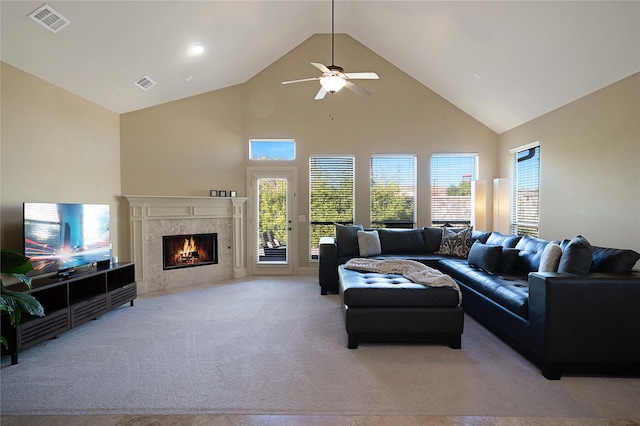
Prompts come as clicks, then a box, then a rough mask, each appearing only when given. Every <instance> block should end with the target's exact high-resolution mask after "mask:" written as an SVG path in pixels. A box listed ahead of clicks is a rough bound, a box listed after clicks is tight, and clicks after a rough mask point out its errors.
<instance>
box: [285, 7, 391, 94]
mask: <svg viewBox="0 0 640 426" xmlns="http://www.w3.org/2000/svg"><path fill="white" fill-rule="evenodd" d="M334 38H335V33H334V0H331V65H329V66H326V65H323V64H321V63H318V62H311V65H313V66H314V67H316V68H318V69H319V70H320V71H322V77H310V78H303V79H299V80H290V81H283V82H282V84H290V83H301V82H304V81H320V86H321V87H320V90H319V91H318V93H317V94H316V96H315V98H314V99H315V100H320V99H324V96H325V95H326V94H327V93H332V94H333V93H336V92H339V91H340V90H341V89H342V88H343V87H346V88H347V89H349V90H351V91H352V92H355V93H357V94H358V95H360V96H364V97H369V96H371V92H369V91H368V90H366V89H364V88H362V87H360V86H358V85H357V84H355V83H354V82H352V81H351V80H377V79H378V78H379V77H378V74H376V73H375V72H356V73H345V72H344V69H343V68H342V67H339V66H337V65H335V64H334V53H335V42H334Z"/></svg>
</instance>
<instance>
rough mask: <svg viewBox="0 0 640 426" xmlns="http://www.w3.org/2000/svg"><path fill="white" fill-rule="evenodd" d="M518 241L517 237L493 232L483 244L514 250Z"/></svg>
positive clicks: (518, 237)
mask: <svg viewBox="0 0 640 426" xmlns="http://www.w3.org/2000/svg"><path fill="white" fill-rule="evenodd" d="M518 241H520V236H519V235H505V234H501V233H500V232H497V231H494V232H492V233H491V235H489V238H487V241H486V242H485V244H489V245H493V246H502V247H505V248H515V246H516V245H517V244H518Z"/></svg>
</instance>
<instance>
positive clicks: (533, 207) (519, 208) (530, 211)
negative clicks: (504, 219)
mask: <svg viewBox="0 0 640 426" xmlns="http://www.w3.org/2000/svg"><path fill="white" fill-rule="evenodd" d="M511 182H512V194H511V217H512V220H513V223H512V224H511V232H512V233H514V234H517V235H530V236H533V237H537V236H538V221H539V205H540V145H539V144H538V143H537V142H536V143H534V144H531V145H528V146H525V147H521V148H516V149H514V150H512V151H511Z"/></svg>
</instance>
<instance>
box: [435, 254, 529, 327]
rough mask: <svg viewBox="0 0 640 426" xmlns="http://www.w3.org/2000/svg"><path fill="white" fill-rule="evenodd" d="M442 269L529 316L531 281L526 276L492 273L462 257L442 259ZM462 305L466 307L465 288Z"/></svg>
mask: <svg viewBox="0 0 640 426" xmlns="http://www.w3.org/2000/svg"><path fill="white" fill-rule="evenodd" d="M439 269H440V271H442V272H444V273H445V274H447V275H449V276H450V277H451V278H453V279H455V280H456V281H458V283H460V284H462V287H464V286H467V287H469V288H471V289H473V290H475V291H477V292H478V293H481V294H482V295H484V296H486V297H487V298H489V299H491V300H493V301H494V302H496V303H498V304H500V305H501V306H503V307H504V308H505V309H508V310H510V311H511V312H513V313H514V314H516V315H519V316H521V317H522V318H525V319H528V318H529V282H528V280H527V277H526V276H523V275H513V276H499V275H492V274H489V273H487V272H485V271H482V270H480V269H478V268H474V267H473V266H470V265H469V264H468V263H467V262H466V261H464V260H460V259H444V260H441V261H440V265H439ZM462 306H463V307H464V288H463V298H462Z"/></svg>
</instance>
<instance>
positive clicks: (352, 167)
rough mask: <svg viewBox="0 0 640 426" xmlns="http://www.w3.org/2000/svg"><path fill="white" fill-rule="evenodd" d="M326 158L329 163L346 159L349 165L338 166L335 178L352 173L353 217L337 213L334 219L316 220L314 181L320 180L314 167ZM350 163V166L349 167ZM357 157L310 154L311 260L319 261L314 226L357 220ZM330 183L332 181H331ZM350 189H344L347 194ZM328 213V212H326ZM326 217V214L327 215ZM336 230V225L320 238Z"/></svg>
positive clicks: (348, 222) (351, 198)
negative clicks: (316, 162)
mask: <svg viewBox="0 0 640 426" xmlns="http://www.w3.org/2000/svg"><path fill="white" fill-rule="evenodd" d="M319 159H321V160H325V161H327V163H329V162H332V161H333V162H335V163H336V165H337V164H339V163H340V162H342V161H344V162H345V164H347V166H345V167H344V168H342V169H341V168H340V167H337V168H336V169H335V171H336V174H335V176H334V177H335V179H336V182H338V179H340V176H339V175H340V173H342V172H347V173H350V175H349V176H348V179H350V184H351V194H350V201H351V218H348V217H345V216H342V217H340V216H339V215H337V214H336V215H335V216H334V217H333V218H332V219H329V220H321V221H315V220H314V208H313V197H314V182H320V180H319V179H314V175H313V173H314V170H315V169H314V168H313V163H314V161H316V160H319ZM349 164H350V167H349ZM355 179H356V157H355V155H351V154H337V155H324V154H318V155H311V156H309V221H308V223H309V231H308V232H309V260H310V261H315V262H317V261H318V258H319V256H318V252H319V245H318V246H314V228H315V225H318V226H325V227H327V229H328V228H329V226H333V225H334V223H340V224H343V225H352V224H353V223H354V222H355V217H356V180H355ZM347 183H349V181H348V180H347ZM329 184H330V183H329ZM347 192H348V191H344V193H345V194H346V193H347ZM324 213H326V212H324ZM325 217H326V215H325ZM334 232H335V227H334V228H333V229H332V231H331V233H328V232H327V233H326V235H320V236H318V240H319V238H320V237H321V236H331V235H334Z"/></svg>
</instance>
